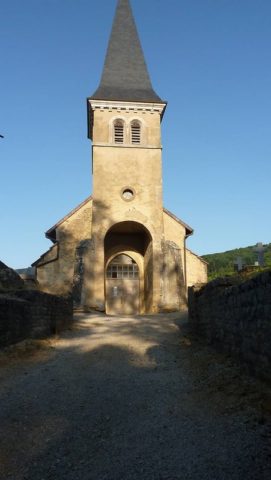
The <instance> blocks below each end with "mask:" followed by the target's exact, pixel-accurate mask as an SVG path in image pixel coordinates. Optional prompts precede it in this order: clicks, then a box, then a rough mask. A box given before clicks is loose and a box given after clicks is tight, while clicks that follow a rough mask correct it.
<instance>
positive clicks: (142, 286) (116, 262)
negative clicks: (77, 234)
mask: <svg viewBox="0 0 271 480" xmlns="http://www.w3.org/2000/svg"><path fill="white" fill-rule="evenodd" d="M104 254H105V297H106V313H108V314H111V315H114V314H115V315H118V314H124V315H127V314H133V315H135V314H138V313H145V312H147V311H150V310H151V305H152V290H153V281H152V276H153V261H152V237H151V235H150V233H149V231H148V230H147V229H146V228H145V227H144V225H142V224H140V223H138V222H134V221H125V222H119V223H116V224H115V225H113V226H112V227H111V228H110V229H109V230H108V232H107V234H106V236H105V239H104Z"/></svg>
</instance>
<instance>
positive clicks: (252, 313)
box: [189, 271, 271, 381]
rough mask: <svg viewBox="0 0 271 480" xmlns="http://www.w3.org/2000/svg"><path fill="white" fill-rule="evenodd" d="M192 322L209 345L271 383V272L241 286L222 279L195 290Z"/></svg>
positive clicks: (191, 298) (191, 296)
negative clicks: (232, 357) (242, 363)
mask: <svg viewBox="0 0 271 480" xmlns="http://www.w3.org/2000/svg"><path fill="white" fill-rule="evenodd" d="M189 320H190V324H191V326H192V328H193V331H194V332H195V333H196V334H198V335H201V336H203V337H204V338H205V339H206V340H207V342H208V343H210V344H214V345H216V346H218V347H219V348H221V349H222V350H224V351H226V352H229V353H231V354H233V355H234V356H235V357H236V358H239V359H240V360H241V361H242V362H245V363H246V364H247V365H248V367H249V368H250V370H251V371H252V372H254V373H255V374H256V375H258V376H259V377H261V378H263V379H266V380H268V381H271V271H266V272H264V273H261V274H259V275H257V276H256V277H254V278H252V279H250V280H247V281H245V282H243V283H241V284H234V283H233V281H232V280H231V279H230V278H224V279H223V278H222V279H216V280H214V281H212V282H210V283H208V284H207V285H206V286H203V287H202V286H198V287H196V286H194V287H191V288H190V289H189Z"/></svg>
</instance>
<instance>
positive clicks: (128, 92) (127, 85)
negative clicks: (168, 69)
mask: <svg viewBox="0 0 271 480" xmlns="http://www.w3.org/2000/svg"><path fill="white" fill-rule="evenodd" d="M90 99H93V100H120V101H139V102H150V103H154V102H158V103H165V102H162V100H161V98H160V97H159V96H158V95H157V94H156V93H155V91H154V90H153V88H152V84H151V80H150V76H149V73H148V69H147V65H146V62H145V59H144V54H143V50H142V47H141V44H140V40H139V36H138V32H137V28H136V25H135V21H134V17H133V13H132V10H131V6H130V3H129V0H118V4H117V10H116V14H115V18H114V22H113V27H112V31H111V36H110V40H109V44H108V49H107V54H106V58H105V63H104V68H103V73H102V78H101V82H100V85H99V87H98V89H97V90H96V92H95V93H94V94H93V95H92V96H91V97H90Z"/></svg>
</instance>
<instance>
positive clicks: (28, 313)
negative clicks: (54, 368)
mask: <svg viewBox="0 0 271 480" xmlns="http://www.w3.org/2000/svg"><path fill="white" fill-rule="evenodd" d="M72 318H73V305H72V300H71V299H70V298H63V297H56V296H54V295H49V294H47V293H42V292H38V291H34V290H33V291H31V290H19V291H16V292H10V293H5V294H4V293H2V294H0V347H4V346H7V345H11V344H13V343H16V342H19V341H21V340H23V339H25V338H41V337H44V336H48V335H51V334H52V333H57V332H58V331H60V330H61V329H63V328H65V327H68V326H69V325H70V324H71V322H72Z"/></svg>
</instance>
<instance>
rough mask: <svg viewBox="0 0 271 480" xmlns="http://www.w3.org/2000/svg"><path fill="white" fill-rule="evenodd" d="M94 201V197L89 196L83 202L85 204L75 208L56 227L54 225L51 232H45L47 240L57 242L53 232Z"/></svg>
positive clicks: (50, 229)
mask: <svg viewBox="0 0 271 480" xmlns="http://www.w3.org/2000/svg"><path fill="white" fill-rule="evenodd" d="M92 199H93V197H92V195H89V197H87V198H86V199H85V200H83V202H81V203H79V205H77V207H75V208H73V209H72V210H71V211H70V212H69V213H67V215H65V217H63V218H61V219H60V220H59V221H58V222H57V223H56V224H55V225H53V227H51V228H49V230H47V232H45V236H46V237H47V238H49V239H50V240H52V241H55V238H54V237H52V235H51V232H53V231H54V230H55V229H56V228H57V227H59V225H61V224H62V223H63V222H65V221H66V220H68V218H70V217H71V216H72V215H74V213H76V212H77V211H78V210H79V209H80V208H81V207H83V206H84V205H86V204H87V203H88V202H89V201H90V200H92Z"/></svg>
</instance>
